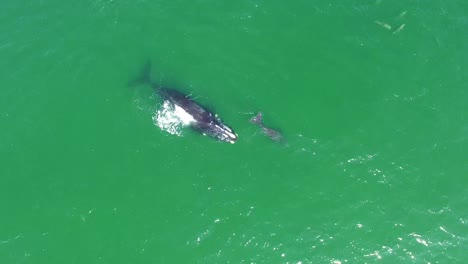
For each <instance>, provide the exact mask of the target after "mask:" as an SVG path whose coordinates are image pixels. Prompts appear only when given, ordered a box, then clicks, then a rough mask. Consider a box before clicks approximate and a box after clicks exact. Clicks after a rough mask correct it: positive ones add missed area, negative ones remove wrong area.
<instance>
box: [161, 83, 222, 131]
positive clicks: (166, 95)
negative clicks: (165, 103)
mask: <svg viewBox="0 0 468 264" xmlns="http://www.w3.org/2000/svg"><path fill="white" fill-rule="evenodd" d="M157 91H158V93H159V95H160V96H161V97H162V98H163V100H169V101H170V102H172V103H173V104H176V105H178V106H180V107H181V108H183V109H184V110H185V111H186V112H187V113H190V115H192V116H193V118H194V119H195V120H196V121H197V122H199V123H210V122H212V121H213V119H214V116H213V114H212V113H211V112H209V111H208V110H206V109H205V108H203V107H202V106H201V105H199V104H197V103H195V102H194V101H193V100H192V99H191V98H190V97H189V96H187V95H185V94H183V93H181V92H179V91H177V90H175V89H170V88H159V89H158V90H157Z"/></svg>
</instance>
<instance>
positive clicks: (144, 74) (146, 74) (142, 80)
mask: <svg viewBox="0 0 468 264" xmlns="http://www.w3.org/2000/svg"><path fill="white" fill-rule="evenodd" d="M151 68H152V65H151V61H149V60H148V61H146V63H145V65H144V66H143V68H142V70H141V72H140V74H139V75H138V77H136V78H135V79H133V80H130V81H129V82H128V83H127V86H129V87H133V86H138V85H144V84H146V85H152V82H151Z"/></svg>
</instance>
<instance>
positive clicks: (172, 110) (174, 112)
mask: <svg viewBox="0 0 468 264" xmlns="http://www.w3.org/2000/svg"><path fill="white" fill-rule="evenodd" d="M153 122H154V124H155V125H157V126H158V127H159V128H160V129H161V130H163V131H166V132H168V133H170V134H172V135H177V136H182V128H183V127H185V126H188V125H190V124H191V123H192V122H195V120H194V119H193V117H192V116H191V115H190V114H189V113H187V112H186V111H185V110H184V109H182V108H181V107H180V106H178V105H174V104H173V103H171V102H169V101H164V103H163V105H162V106H161V108H160V109H158V110H157V111H156V112H155V113H154V115H153Z"/></svg>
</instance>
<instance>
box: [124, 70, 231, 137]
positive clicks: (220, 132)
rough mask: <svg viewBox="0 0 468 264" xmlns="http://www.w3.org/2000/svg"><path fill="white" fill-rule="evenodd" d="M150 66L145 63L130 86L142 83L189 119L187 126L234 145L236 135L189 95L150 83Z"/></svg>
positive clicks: (216, 116)
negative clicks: (140, 72) (138, 75)
mask: <svg viewBox="0 0 468 264" xmlns="http://www.w3.org/2000/svg"><path fill="white" fill-rule="evenodd" d="M150 72H151V64H150V63H147V64H146V65H145V67H144V70H143V72H142V74H141V76H140V77H139V78H138V79H136V80H134V81H132V82H131V84H132V85H134V84H138V83H144V84H147V85H149V86H151V87H152V88H153V89H154V90H155V91H156V93H157V94H158V95H159V97H160V98H161V99H162V100H163V101H167V102H169V103H170V104H171V105H172V106H173V107H174V108H176V109H177V110H179V111H182V112H183V113H184V115H185V116H188V117H190V121H189V124H188V125H189V126H190V127H191V128H192V129H193V130H195V131H197V132H199V133H201V134H202V135H205V136H209V137H211V138H214V139H217V140H219V141H222V142H228V143H231V144H234V143H235V142H236V141H237V134H236V132H234V130H233V129H232V128H231V127H230V126H229V125H227V124H226V123H224V122H223V121H222V120H221V119H220V118H219V117H218V115H217V114H214V113H213V112H211V111H209V110H208V109H207V108H206V107H205V106H203V105H201V104H200V103H198V102H196V101H195V100H194V99H193V98H191V97H190V96H189V95H187V94H185V93H183V92H181V91H180V90H177V89H174V88H167V87H161V86H160V85H157V84H155V83H153V82H152V81H151V77H150Z"/></svg>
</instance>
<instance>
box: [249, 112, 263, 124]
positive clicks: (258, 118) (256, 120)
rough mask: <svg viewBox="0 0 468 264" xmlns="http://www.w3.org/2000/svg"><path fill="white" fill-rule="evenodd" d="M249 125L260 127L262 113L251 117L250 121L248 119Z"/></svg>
mask: <svg viewBox="0 0 468 264" xmlns="http://www.w3.org/2000/svg"><path fill="white" fill-rule="evenodd" d="M250 123H252V124H257V125H261V124H262V112H258V114H257V115H256V116H254V117H252V119H250Z"/></svg>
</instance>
